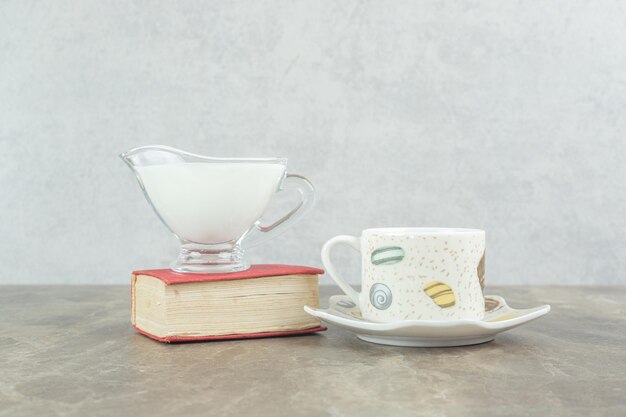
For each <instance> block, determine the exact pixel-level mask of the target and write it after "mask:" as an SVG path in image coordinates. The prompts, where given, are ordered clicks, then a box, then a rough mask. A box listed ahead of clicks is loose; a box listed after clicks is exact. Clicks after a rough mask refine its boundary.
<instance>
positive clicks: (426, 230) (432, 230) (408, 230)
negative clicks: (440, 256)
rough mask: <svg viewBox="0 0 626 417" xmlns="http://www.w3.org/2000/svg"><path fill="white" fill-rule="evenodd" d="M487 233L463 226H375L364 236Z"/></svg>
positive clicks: (366, 231)
mask: <svg viewBox="0 0 626 417" xmlns="http://www.w3.org/2000/svg"><path fill="white" fill-rule="evenodd" d="M472 234H482V235H484V234H485V231H484V230H482V229H468V228H462V227H375V228H371V229H365V230H363V232H362V235H363V236H371V235H379V236H381V235H382V236H462V235H472Z"/></svg>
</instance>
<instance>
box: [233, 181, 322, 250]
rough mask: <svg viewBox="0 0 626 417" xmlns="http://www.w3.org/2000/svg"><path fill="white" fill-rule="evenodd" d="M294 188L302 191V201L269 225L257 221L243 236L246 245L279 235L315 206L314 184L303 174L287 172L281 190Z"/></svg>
mask: <svg viewBox="0 0 626 417" xmlns="http://www.w3.org/2000/svg"><path fill="white" fill-rule="evenodd" d="M292 189H295V190H298V192H299V193H300V203H299V204H298V205H297V206H296V207H294V208H293V209H292V210H291V211H290V212H289V213H287V214H285V215H284V216H283V217H281V218H280V219H278V220H277V221H275V222H274V223H272V224H270V225H269V226H262V225H261V224H260V221H259V222H257V223H256V224H255V225H254V226H253V227H252V229H251V230H250V231H249V232H248V233H247V234H246V236H245V237H244V238H243V241H242V243H243V246H244V247H246V248H249V247H252V246H256V245H258V244H260V243H263V242H265V241H266V240H269V239H272V238H274V237H276V236H278V235H279V234H281V233H282V232H284V231H285V230H287V229H288V228H289V227H291V226H292V225H293V224H294V223H296V222H297V221H298V220H300V218H301V217H302V216H304V215H305V214H306V213H307V212H309V211H310V210H311V209H312V208H313V205H314V204H315V188H313V184H311V182H310V181H309V180H307V179H306V178H304V177H303V176H302V175H296V174H287V175H286V176H285V179H284V180H283V182H282V184H281V187H280V191H284V190H292Z"/></svg>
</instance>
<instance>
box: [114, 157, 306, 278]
mask: <svg viewBox="0 0 626 417" xmlns="http://www.w3.org/2000/svg"><path fill="white" fill-rule="evenodd" d="M120 158H122V159H123V160H124V162H125V163H126V164H127V165H128V166H129V167H130V168H131V169H132V170H133V172H134V173H135V175H136V177H137V180H138V181H139V184H140V186H141V188H142V190H143V193H144V195H145V197H146V199H147V200H148V202H149V203H150V204H151V205H152V208H153V209H154V211H155V212H156V214H157V215H158V217H159V218H160V219H161V220H162V222H163V223H164V224H165V225H166V226H167V227H168V228H169V229H170V230H171V231H172V233H174V234H175V235H176V236H177V237H178V239H179V240H180V243H181V251H180V254H179V257H178V259H177V260H176V261H174V263H173V264H172V265H171V268H172V269H174V270H175V271H178V272H230V271H238V270H243V269H246V268H248V264H247V263H246V262H245V259H244V252H243V245H244V243H245V244H246V245H247V243H248V242H250V243H253V244H258V243H260V242H263V241H265V240H267V239H269V238H271V237H273V236H276V235H277V234H279V233H280V232H281V231H283V230H284V229H286V228H287V227H288V226H290V225H291V224H293V223H294V222H295V221H296V220H298V219H299V218H300V217H302V215H303V214H305V213H306V212H307V211H308V210H310V208H311V207H312V205H313V203H314V200H315V198H314V189H313V186H312V185H311V183H310V182H309V181H308V180H307V179H306V178H304V177H301V176H299V175H291V174H287V172H286V168H287V159H286V158H215V157H209V156H203V155H198V154H193V153H190V152H185V151H181V150H179V149H175V148H172V147H169V146H161V145H151V146H143V147H140V148H135V149H131V150H129V151H127V152H123V153H121V154H120ZM288 188H293V189H296V190H298V191H299V192H300V195H301V202H300V204H299V205H298V206H297V207H296V208H295V209H293V210H291V211H290V212H288V213H287V214H286V215H285V216H283V217H282V218H281V219H279V220H278V221H277V222H275V223H273V224H271V225H268V226H262V225H261V222H260V219H261V217H262V216H263V213H264V212H265V210H266V208H267V207H268V205H269V203H270V201H271V200H272V198H273V196H274V194H276V193H277V192H279V191H282V190H283V189H288ZM248 246H249V245H248Z"/></svg>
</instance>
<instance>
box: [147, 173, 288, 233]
mask: <svg viewBox="0 0 626 417" xmlns="http://www.w3.org/2000/svg"><path fill="white" fill-rule="evenodd" d="M135 169H136V170H137V173H138V175H139V177H140V178H141V182H142V183H143V186H144V188H145V190H146V192H147V194H148V196H149V197H150V200H151V201H152V204H153V205H154V207H155V208H156V210H157V212H158V213H159V215H160V216H161V218H162V219H163V221H165V223H167V225H168V226H169V227H170V229H172V231H173V232H174V233H176V235H178V237H180V238H181V239H186V240H189V241H192V242H196V243H205V244H211V243H222V242H228V241H232V240H236V239H239V238H240V237H241V236H242V235H243V234H244V233H245V232H246V230H248V229H249V228H250V227H251V226H252V225H253V224H254V222H256V221H257V220H258V219H259V218H260V217H261V215H263V212H264V211H265V209H266V208H267V206H268V204H269V202H270V200H271V198H272V196H273V195H274V193H275V192H276V191H277V187H278V184H279V182H280V180H281V178H282V176H283V175H284V173H285V166H284V165H282V164H272V163H264V162H237V163H232V162H225V163H208V164H207V163H193V162H187V163H180V164H174V165H170V164H167V165H151V166H143V167H135Z"/></svg>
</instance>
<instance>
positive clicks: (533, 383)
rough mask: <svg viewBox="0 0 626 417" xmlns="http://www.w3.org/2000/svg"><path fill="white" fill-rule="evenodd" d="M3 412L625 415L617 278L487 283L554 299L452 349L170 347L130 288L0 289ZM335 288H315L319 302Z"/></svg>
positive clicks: (622, 295)
mask: <svg viewBox="0 0 626 417" xmlns="http://www.w3.org/2000/svg"><path fill="white" fill-rule="evenodd" d="M0 290H1V291H0V330H1V334H0V348H1V352H2V354H1V355H0V415H2V416H11V417H19V416H65V415H68V416H133V417H141V416H150V417H158V416H166V415H168V416H171V415H177V416H200V415H202V416H205V415H215V416H226V415H233V416H273V417H276V416H290V417H296V416H358V417H368V416H376V417H379V416H457V415H476V416H504V415H519V416H533V417H536V416H548V415H549V416H575V415H580V416H595V415H602V416H625V415H626V308H625V307H624V304H625V303H626V289H624V288H622V289H618V288H580V287H579V288H571V287H544V288H537V287H535V288H528V287H500V288H488V291H487V293H489V294H500V295H503V296H504V297H505V298H506V299H507V300H508V301H509V304H511V305H512V306H513V307H526V306H534V305H539V304H546V303H548V304H551V305H552V312H551V313H550V314H549V315H548V316H546V317H543V318H541V319H539V320H537V321H535V322H532V323H530V324H527V325H525V326H523V327H520V328H517V329H514V330H511V331H509V332H506V333H503V334H500V335H498V336H497V337H496V339H495V341H493V342H490V343H486V344H482V345H477V346H469V347H458V348H430V349H428V348H400V347H391V346H381V345H375V344H369V343H366V342H362V341H360V340H358V339H357V338H356V337H355V336H354V335H352V334H351V333H349V332H347V331H344V330H341V329H337V328H330V329H329V330H328V331H326V332H324V333H320V334H316V335H309V336H300V337H289V338H274V339H256V340H245V341H223V342H209V343H192V344H177V345H165V344H160V343H157V342H155V341H153V340H150V339H148V338H146V337H143V336H141V335H139V334H137V333H135V331H134V330H133V329H132V328H131V327H130V324H129V289H128V287H125V286H3V287H0ZM335 293H338V290H337V289H336V288H333V287H323V288H322V304H323V305H324V303H325V301H326V300H327V298H328V296H329V295H330V294H335Z"/></svg>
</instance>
